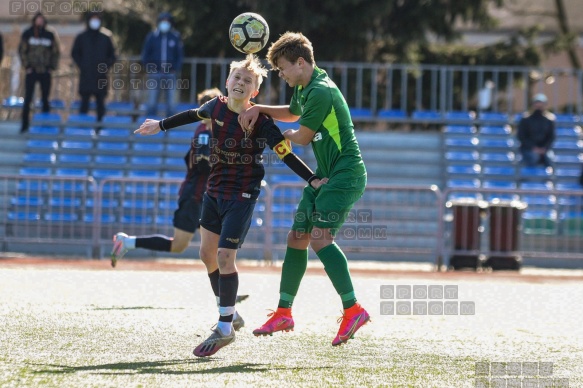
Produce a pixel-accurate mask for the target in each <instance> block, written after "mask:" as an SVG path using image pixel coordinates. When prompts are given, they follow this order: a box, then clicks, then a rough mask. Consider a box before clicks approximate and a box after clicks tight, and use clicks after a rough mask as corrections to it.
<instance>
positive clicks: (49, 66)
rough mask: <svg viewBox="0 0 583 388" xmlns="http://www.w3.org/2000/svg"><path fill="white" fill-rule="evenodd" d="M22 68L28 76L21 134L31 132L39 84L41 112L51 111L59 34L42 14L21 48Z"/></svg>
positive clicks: (36, 17)
mask: <svg viewBox="0 0 583 388" xmlns="http://www.w3.org/2000/svg"><path fill="white" fill-rule="evenodd" d="M18 54H19V55H20V61H21V63H22V67H23V68H24V70H25V72H26V77H25V81H24V84H25V92H24V105H23V107H22V127H21V128H20V132H21V133H23V132H26V131H28V126H29V120H30V103H31V102H32V97H33V95H34V87H35V85H36V83H37V82H38V83H40V87H41V99H42V104H43V106H42V111H43V112H45V113H46V112H48V111H50V105H49V94H50V92H51V71H53V70H56V68H57V66H58V63H59V57H60V54H61V53H60V44H59V37H58V36H57V32H56V31H55V30H53V29H52V28H50V27H48V26H47V19H46V18H45V17H44V15H43V14H42V13H40V12H39V13H37V14H36V15H34V17H33V18H32V26H31V27H30V28H29V29H27V30H26V31H24V33H23V34H22V38H21V40H20V45H19V46H18Z"/></svg>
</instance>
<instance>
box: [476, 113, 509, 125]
mask: <svg viewBox="0 0 583 388" xmlns="http://www.w3.org/2000/svg"><path fill="white" fill-rule="evenodd" d="M478 119H479V120H480V121H482V122H485V123H494V122H504V123H507V122H508V119H509V117H508V115H507V114H506V113H502V112H480V113H479V114H478Z"/></svg>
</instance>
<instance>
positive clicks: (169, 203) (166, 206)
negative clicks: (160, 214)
mask: <svg viewBox="0 0 583 388" xmlns="http://www.w3.org/2000/svg"><path fill="white" fill-rule="evenodd" d="M176 206H177V204H176V200H166V201H164V200H159V201H158V208H159V209H163V210H174V209H176Z"/></svg>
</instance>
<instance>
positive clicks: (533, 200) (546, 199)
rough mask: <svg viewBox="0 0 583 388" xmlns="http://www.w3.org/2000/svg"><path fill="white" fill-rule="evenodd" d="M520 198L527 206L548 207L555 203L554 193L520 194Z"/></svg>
mask: <svg viewBox="0 0 583 388" xmlns="http://www.w3.org/2000/svg"><path fill="white" fill-rule="evenodd" d="M520 200H521V201H523V202H526V204H527V205H528V207H529V208H534V207H550V206H554V205H555V204H556V203H557V198H556V197H555V196H554V195H534V194H524V195H521V196H520Z"/></svg>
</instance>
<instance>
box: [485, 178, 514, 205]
mask: <svg viewBox="0 0 583 388" xmlns="http://www.w3.org/2000/svg"><path fill="white" fill-rule="evenodd" d="M482 188H485V189H504V190H515V189H516V182H511V181H499V180H483V181H482ZM516 199H518V195H516V194H514V193H501V192H492V193H484V200H486V201H493V200H499V201H513V200H516Z"/></svg>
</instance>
